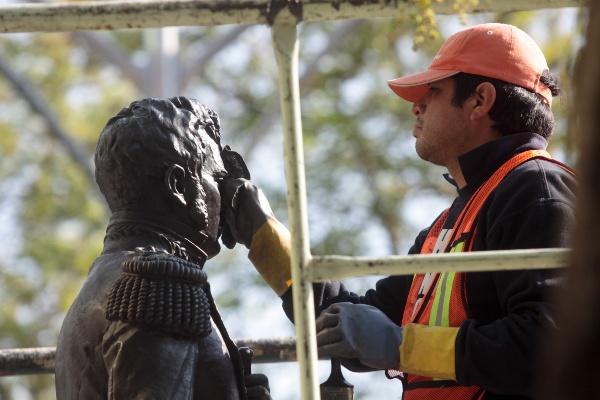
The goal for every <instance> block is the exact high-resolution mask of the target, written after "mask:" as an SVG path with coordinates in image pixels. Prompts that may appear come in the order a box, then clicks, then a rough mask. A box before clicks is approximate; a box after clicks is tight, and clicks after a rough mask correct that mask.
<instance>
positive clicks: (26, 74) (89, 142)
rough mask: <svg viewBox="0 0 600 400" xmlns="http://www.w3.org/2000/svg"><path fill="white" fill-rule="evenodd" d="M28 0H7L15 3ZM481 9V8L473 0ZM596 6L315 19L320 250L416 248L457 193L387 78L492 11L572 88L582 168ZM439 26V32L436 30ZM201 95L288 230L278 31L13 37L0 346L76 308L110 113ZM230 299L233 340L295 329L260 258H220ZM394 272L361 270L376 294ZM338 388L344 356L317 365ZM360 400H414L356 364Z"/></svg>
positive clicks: (562, 139)
mask: <svg viewBox="0 0 600 400" xmlns="http://www.w3.org/2000/svg"><path fill="white" fill-rule="evenodd" d="M13 3H18V2H16V1H6V0H4V1H0V5H3V4H13ZM462 3H466V2H462ZM586 17H587V15H586V14H585V10H584V9H575V8H572V9H571V8H565V9H560V10H544V11H537V12H514V13H503V14H479V15H453V16H437V17H436V19H435V21H434V23H435V24H436V25H432V23H430V22H429V23H426V24H423V23H422V22H423V16H422V15H410V16H406V17H405V18H389V19H372V20H347V21H335V22H324V23H303V24H300V25H299V27H298V30H299V38H300V39H299V40H300V65H299V67H300V68H299V73H300V76H301V80H300V90H301V97H302V118H303V120H302V123H303V131H304V146H305V148H304V151H305V156H306V165H305V168H306V177H307V193H308V212H309V229H310V243H311V251H312V253H313V254H316V255H327V254H340V255H349V256H387V255H392V254H405V253H406V251H407V250H408V248H409V247H410V245H411V243H412V241H413V239H414V237H415V236H416V234H417V233H418V232H419V231H420V230H421V229H423V228H425V227H426V226H427V225H428V224H429V223H430V222H431V220H432V219H433V218H434V217H435V216H437V215H438V214H439V213H440V212H441V211H442V210H443V209H444V208H445V207H447V206H448V204H449V202H450V201H451V199H452V198H453V196H454V195H455V190H454V188H453V187H452V186H451V185H449V184H448V183H447V182H446V181H445V180H444V179H443V178H442V173H444V172H445V171H444V170H443V169H441V168H440V167H436V166H433V165H431V164H428V163H425V162H423V161H422V160H420V159H419V158H418V157H417V156H416V154H415V152H414V139H413V137H412V134H411V133H412V126H413V124H414V118H413V116H412V115H411V114H410V106H411V104H410V103H408V102H405V101H403V100H401V99H400V98H398V97H396V96H395V95H394V94H393V93H392V92H391V90H389V88H388V87H387V84H386V80H388V79H392V78H395V77H398V76H402V75H407V74H410V73H413V72H417V71H419V70H421V69H424V68H426V67H427V65H429V63H430V61H431V59H432V57H433V55H435V53H436V52H437V49H438V48H439V46H440V45H441V43H442V42H443V41H444V40H445V39H446V38H447V37H448V36H449V35H451V34H452V33H454V32H456V31H458V30H460V29H462V28H464V27H466V26H469V25H473V24H477V23H482V22H504V23H510V24H513V25H516V26H518V27H519V28H521V29H523V30H525V31H526V32H528V33H529V34H530V35H531V36H532V37H533V38H534V39H535V40H536V41H537V43H538V44H539V45H540V47H541V48H542V50H543V51H544V53H545V55H546V58H547V60H548V63H549V65H550V69H551V71H552V72H553V73H555V74H556V75H558V76H559V84H560V85H561V86H562V88H563V89H564V90H565V92H566V96H565V98H564V99H562V101H556V102H554V104H553V110H554V113H555V115H556V117H557V126H556V130H555V133H554V136H553V138H552V142H551V145H550V152H551V153H552V154H553V156H554V157H555V158H557V159H559V160H560V161H563V162H566V163H568V164H570V165H576V163H577V156H578V155H577V153H576V149H575V145H574V143H576V138H574V137H573V136H572V135H573V134H574V133H575V132H574V131H575V130H574V129H572V128H570V127H571V126H572V125H573V124H574V121H573V118H571V117H570V116H571V112H572V110H571V104H572V98H571V92H572V91H571V76H572V73H573V65H574V62H575V60H576V58H577V53H578V51H579V49H580V48H581V46H582V44H583V40H584V38H583V32H584V29H585V26H586V23H587V20H586ZM424 27H425V29H424ZM179 95H182V96H187V97H192V98H196V99H198V100H199V101H200V102H202V103H204V104H206V105H207V106H209V107H211V108H213V109H214V110H215V111H216V112H217V113H218V114H219V115H220V118H221V125H222V141H223V144H229V145H230V146H231V147H232V148H233V149H235V150H237V151H238V152H240V153H241V154H242V155H243V156H244V158H245V159H246V161H247V163H248V165H249V168H250V171H251V173H252V178H253V181H254V183H255V184H257V185H258V186H260V187H261V188H262V189H263V191H264V192H265V194H266V196H267V197H268V199H269V201H270V203H271V206H272V208H273V210H274V212H275V214H276V216H277V217H278V219H279V220H281V221H282V222H283V223H284V224H286V225H287V209H286V203H285V196H286V184H285V177H284V167H283V165H284V162H283V136H282V131H281V120H280V110H279V92H278V87H277V69H276V65H275V57H274V53H273V49H272V46H271V32H270V29H269V28H268V27H266V26H261V25H226V26H218V27H184V28H163V29H146V30H119V31H97V32H87V31H82V32H72V33H40V34H38V33H35V34H34V33H23V34H21V33H19V34H2V35H0V254H1V257H0V304H2V311H1V312H0V348H2V349H10V348H30V347H52V346H55V345H56V340H57V336H58V332H59V330H60V327H61V324H62V320H63V318H64V315H65V313H66V311H67V309H68V307H69V306H70V304H71V302H72V301H73V299H74V297H75V296H76V295H77V293H78V291H79V289H80V287H81V285H82V283H83V281H84V279H85V277H86V274H87V271H88V268H89V266H90V264H91V263H92V261H93V259H94V258H95V257H96V256H97V255H98V254H99V253H100V251H101V249H102V242H103V237H104V232H105V229H106V225H107V222H108V218H109V216H110V213H109V210H108V207H107V206H106V203H105V201H104V198H103V197H102V195H101V194H100V192H99V190H98V188H97V186H96V184H95V181H94V177H93V154H94V150H95V145H96V141H97V139H98V136H99V134H100V131H101V130H102V128H103V126H104V124H105V123H106V121H107V120H108V119H109V118H110V117H112V116H113V115H115V114H116V113H117V112H118V111H119V110H120V109H121V108H122V107H124V106H127V105H129V103H131V102H132V101H133V100H137V99H141V98H145V97H172V96H179ZM205 271H207V273H208V277H209V280H210V282H211V287H212V290H213V294H214V295H215V298H216V303H217V305H218V307H219V309H220V311H221V314H222V316H223V319H224V322H225V324H226V326H227V329H228V330H229V333H230V335H231V336H232V337H233V338H276V337H287V336H293V335H294V328H293V325H292V324H291V323H290V322H289V321H288V320H287V318H286V317H285V315H284V313H283V311H282V310H281V301H280V300H279V298H278V297H277V296H276V295H275V294H274V292H272V291H271V289H270V288H269V287H268V286H267V285H266V284H265V283H264V282H263V281H262V280H261V278H260V277H259V275H258V273H257V272H256V271H255V270H254V268H253V267H252V265H251V264H250V262H249V261H248V259H247V249H245V248H243V246H239V245H238V246H236V248H234V249H233V250H229V249H227V248H225V247H223V248H222V250H221V253H220V254H219V255H218V256H217V257H215V258H214V259H212V260H210V261H209V262H208V263H207V265H206V267H205ZM378 278H380V277H367V278H354V279H349V280H347V281H346V283H347V284H348V286H350V288H352V289H353V290H354V291H356V292H358V293H361V294H362V293H363V292H364V291H366V290H367V289H368V288H369V287H371V286H373V285H374V282H375V281H376V280H377V279H378ZM253 371H255V372H263V373H265V374H267V375H268V376H269V379H270V383H271V389H272V396H273V398H274V399H275V400H293V399H299V398H300V396H299V392H300V387H299V375H298V374H299V372H298V368H297V365H296V363H294V362H286V363H277V364H259V365H256V366H255V367H253ZM319 374H320V376H321V377H322V379H321V382H322V381H324V380H325V379H326V378H327V376H328V374H329V362H325V361H321V362H319ZM344 375H345V377H346V379H347V380H348V381H350V383H352V384H354V385H355V399H383V398H388V399H393V398H400V397H401V392H402V390H401V384H400V382H399V381H389V380H388V379H387V378H386V377H385V376H384V375H383V373H367V374H355V373H350V372H348V371H346V370H344ZM55 397H56V396H55V394H54V376H53V375H34V376H22V377H2V378H0V399H18V400H29V399H36V400H37V399H39V400H46V399H54V398H55Z"/></svg>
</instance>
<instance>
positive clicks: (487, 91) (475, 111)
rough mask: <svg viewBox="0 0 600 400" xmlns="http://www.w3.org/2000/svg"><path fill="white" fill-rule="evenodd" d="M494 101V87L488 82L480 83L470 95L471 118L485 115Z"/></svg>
mask: <svg viewBox="0 0 600 400" xmlns="http://www.w3.org/2000/svg"><path fill="white" fill-rule="evenodd" d="M495 101H496V88H495V87H494V85H492V84H491V83H490V82H483V83H480V84H479V86H477V88H475V92H474V93H473V97H472V103H471V104H472V105H473V108H472V111H471V120H477V119H481V118H484V117H486V116H487V115H488V114H489V112H490V109H491V108H492V106H493V105H494V102H495Z"/></svg>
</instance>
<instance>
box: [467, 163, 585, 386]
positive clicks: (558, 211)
mask: <svg viewBox="0 0 600 400" xmlns="http://www.w3.org/2000/svg"><path fill="white" fill-rule="evenodd" d="M527 164H528V165H526V167H525V168H523V170H521V171H518V172H519V173H517V174H515V175H514V176H512V177H511V176H510V175H509V177H510V179H509V177H507V179H506V181H505V182H502V183H501V186H498V188H497V190H496V192H497V193H496V194H495V195H493V196H492V197H491V198H489V199H488V206H487V207H485V206H484V207H485V208H484V209H482V212H481V214H480V215H479V218H478V226H477V229H478V232H477V236H476V237H475V242H474V244H473V249H474V250H510V249H535V248H550V247H568V246H569V244H570V243H569V238H570V229H571V227H572V226H573V224H574V207H573V204H574V198H573V189H572V188H573V187H574V184H575V183H574V178H573V177H572V176H570V174H567V173H565V172H563V171H562V170H557V168H558V167H555V166H554V165H552V166H548V165H545V166H544V164H547V162H541V161H534V162H531V163H527ZM549 171H551V172H552V173H549ZM514 172H517V171H516V170H515V171H514ZM511 174H512V173H511ZM563 273H564V271H563V270H515V271H498V272H488V273H468V274H466V276H465V293H467V301H468V303H469V308H470V311H471V313H472V315H473V318H472V319H469V320H467V321H465V322H464V323H463V324H462V325H461V327H460V330H459V332H458V336H457V338H456V349H455V357H456V360H455V362H456V378H457V381H458V382H459V383H461V384H463V385H478V386H481V387H483V388H484V389H486V390H488V391H489V392H492V393H495V394H506V395H508V394H513V395H522V396H531V395H532V391H533V387H532V386H533V383H534V381H535V379H536V378H537V377H536V376H535V374H536V372H535V371H537V370H539V368H538V367H539V365H537V363H538V361H537V360H539V358H540V357H539V351H540V343H541V342H542V339H543V335H544V332H548V331H551V330H555V329H557V327H556V323H555V320H554V315H555V311H556V305H555V304H554V302H553V301H552V298H553V296H556V295H557V293H556V291H557V290H559V289H560V288H561V286H562V282H563Z"/></svg>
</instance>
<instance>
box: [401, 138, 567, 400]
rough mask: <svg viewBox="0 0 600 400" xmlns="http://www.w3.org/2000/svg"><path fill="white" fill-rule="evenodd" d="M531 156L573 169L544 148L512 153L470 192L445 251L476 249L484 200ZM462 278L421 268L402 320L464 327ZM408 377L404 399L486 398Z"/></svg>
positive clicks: (476, 391)
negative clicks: (477, 223) (421, 270)
mask: <svg viewBox="0 0 600 400" xmlns="http://www.w3.org/2000/svg"><path fill="white" fill-rule="evenodd" d="M532 158H543V159H546V160H549V161H552V162H554V163H556V164H558V165H559V166H561V167H562V168H564V169H566V170H567V171H569V172H571V173H573V171H571V170H570V169H569V168H568V167H566V166H564V165H563V164H561V163H559V162H557V161H554V160H552V158H551V157H550V154H548V153H547V152H546V151H544V150H529V151H525V152H523V153H519V154H517V155H515V156H513V157H512V158H511V159H509V160H508V161H506V162H505V163H504V164H503V165H502V166H501V167H500V168H499V169H498V170H496V172H495V173H494V174H493V175H492V176H491V177H490V178H489V179H488V180H487V181H485V183H484V184H483V185H481V186H480V187H479V189H477V191H476V192H475V193H474V194H473V196H471V198H470V199H469V201H468V202H467V204H466V206H465V207H464V209H463V210H462V212H461V213H460V216H459V217H458V218H457V220H456V222H455V224H454V227H453V229H452V232H451V233H450V234H451V237H450V239H449V240H447V241H444V242H443V243H442V248H443V251H444V252H450V253H455V252H465V251H471V248H472V246H473V238H474V237H475V234H476V231H477V227H473V225H474V223H475V220H476V218H477V215H478V214H479V210H480V209H481V206H482V205H483V203H484V202H485V200H486V199H487V197H488V196H489V194H490V193H491V192H492V190H494V189H495V188H496V186H498V184H499V183H500V181H502V179H504V177H505V176H506V175H507V174H508V173H509V172H510V171H512V170H513V169H514V168H516V167H517V166H518V165H520V164H522V163H524V162H525V161H528V160H530V159H532ZM449 211H450V209H447V210H446V211H444V212H443V213H442V215H441V216H440V217H439V218H438V219H437V220H436V221H435V223H434V224H433V226H432V227H431V229H430V230H429V233H428V235H427V238H426V239H425V242H424V244H423V247H422V248H421V254H429V253H432V252H433V250H434V248H435V246H436V244H437V242H438V239H440V238H439V236H440V233H441V232H442V228H443V226H444V223H445V221H446V218H447V217H448V214H449ZM438 247H439V244H438ZM440 250H441V249H440ZM463 282H464V273H463V272H444V273H436V274H416V275H415V277H414V279H413V282H412V285H411V288H410V292H409V294H408V299H407V303H406V308H405V309H404V315H403V317H402V325H403V326H404V325H406V324H408V323H417V324H422V325H429V326H449V327H459V326H460V325H461V323H462V322H463V321H465V320H466V319H467V308H468V305H467V298H466V294H465V292H464V285H463ZM419 293H421V296H419ZM405 382H406V385H405V387H404V397H403V398H404V399H405V400H436V399H456V400H459V399H460V400H477V399H482V398H483V395H484V393H485V390H484V389H483V388H481V387H479V386H461V385H459V384H458V383H457V382H455V381H452V380H442V379H435V378H431V377H424V376H418V375H412V374H406V375H405Z"/></svg>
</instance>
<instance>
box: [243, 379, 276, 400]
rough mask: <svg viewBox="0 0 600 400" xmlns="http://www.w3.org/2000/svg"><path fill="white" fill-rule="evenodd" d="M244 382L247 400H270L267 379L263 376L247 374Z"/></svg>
mask: <svg viewBox="0 0 600 400" xmlns="http://www.w3.org/2000/svg"><path fill="white" fill-rule="evenodd" d="M244 379H245V381H246V394H247V395H248V400H272V399H271V389H270V388H269V379H268V378H267V376H266V375H264V374H249V375H246V377H245V378H244Z"/></svg>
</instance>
